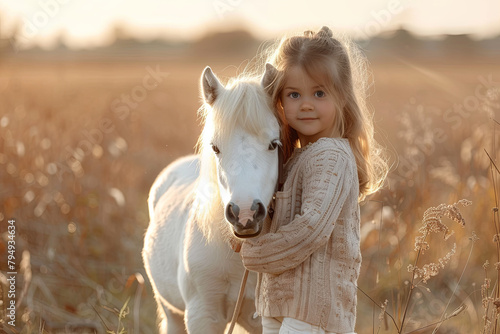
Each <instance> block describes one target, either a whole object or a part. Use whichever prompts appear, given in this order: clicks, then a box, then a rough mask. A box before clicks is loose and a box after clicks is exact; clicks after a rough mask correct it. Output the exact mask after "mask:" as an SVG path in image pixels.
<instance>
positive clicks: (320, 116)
mask: <svg viewBox="0 0 500 334" xmlns="http://www.w3.org/2000/svg"><path fill="white" fill-rule="evenodd" d="M281 105H282V106H283V111H284V114H285V118H286V120H287V122H288V124H289V125H290V126H291V127H292V128H293V129H294V130H295V131H297V134H298V136H299V140H300V146H301V147H304V146H306V145H307V144H309V143H314V142H315V141H317V140H318V139H319V138H321V137H331V136H339V134H338V133H333V131H334V128H335V127H334V125H335V117H336V108H335V101H334V98H333V96H332V95H331V94H328V93H327V91H326V87H325V85H324V84H322V83H319V82H316V81H314V80H313V79H312V78H311V77H310V76H309V75H308V74H307V72H306V71H304V70H303V69H302V68H301V67H300V66H293V67H291V68H290V69H289V70H288V71H287V72H286V78H285V85H284V88H283V90H282V92H281Z"/></svg>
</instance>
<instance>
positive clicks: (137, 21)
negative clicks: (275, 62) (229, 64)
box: [0, 0, 500, 48]
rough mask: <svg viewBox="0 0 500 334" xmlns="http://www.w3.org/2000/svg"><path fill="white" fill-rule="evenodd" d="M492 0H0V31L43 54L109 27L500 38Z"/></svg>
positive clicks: (160, 32)
mask: <svg viewBox="0 0 500 334" xmlns="http://www.w3.org/2000/svg"><path fill="white" fill-rule="evenodd" d="M499 13H500V1H499V0H347V1H346V0H300V1H293V0H288V1H287V0H277V1H272V0H0V31H1V32H2V34H6V32H8V31H10V30H11V29H12V28H13V27H14V24H15V23H16V22H17V24H18V26H19V27H20V37H21V39H20V40H21V42H22V44H23V45H24V46H30V45H33V44H37V45H41V46H44V47H50V46H51V45H53V44H54V41H55V37H56V36H58V35H61V34H63V36H64V38H63V39H64V41H65V43H66V44H67V45H69V46H70V47H75V48H85V47H92V46H99V45H104V44H107V43H110V42H111V41H112V36H113V27H114V26H116V25H117V24H119V25H120V26H123V27H125V29H126V31H127V33H129V34H130V35H131V36H133V37H144V38H154V37H169V38H177V39H189V38H198V37H201V36H202V35H203V34H204V33H205V32H206V31H207V30H229V29H234V27H235V26H240V27H241V26H242V27H245V28H247V29H248V30H250V31H251V32H252V33H253V34H254V35H255V36H256V37H259V38H263V39H268V38H274V37H276V36H279V35H281V34H282V33H284V32H287V31H290V30H292V31H295V30H303V29H305V28H311V29H314V28H318V27H321V26H322V25H328V26H330V27H332V28H333V29H338V30H342V31H345V32H347V33H350V34H352V35H353V36H354V37H361V38H365V37H369V36H372V35H374V34H377V33H379V32H381V31H383V30H388V29H394V28H398V27H401V26H402V27H404V28H407V29H410V30H411V31H413V32H414V33H416V34H418V35H440V34H463V33H469V34H473V35H475V36H477V37H493V36H496V35H498V34H500V14H499Z"/></svg>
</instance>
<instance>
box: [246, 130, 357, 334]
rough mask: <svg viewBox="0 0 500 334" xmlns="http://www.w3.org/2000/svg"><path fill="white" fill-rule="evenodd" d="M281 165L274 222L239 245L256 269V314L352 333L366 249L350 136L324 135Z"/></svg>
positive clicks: (249, 263)
mask: <svg viewBox="0 0 500 334" xmlns="http://www.w3.org/2000/svg"><path fill="white" fill-rule="evenodd" d="M284 170H285V175H286V182H285V184H284V187H283V191H282V192H278V193H276V201H275V208H274V209H275V212H274V216H273V219H272V221H269V220H268V221H267V223H266V225H265V227H264V229H263V231H262V233H261V235H260V236H258V237H256V238H251V239H246V240H245V242H244V243H243V245H242V248H241V256H242V260H243V264H244V265H245V267H246V268H247V269H249V270H252V271H256V272H258V273H259V275H258V282H257V288H256V307H257V312H258V313H259V314H260V315H261V316H266V317H291V318H294V319H298V320H301V321H305V322H307V323H310V324H312V325H316V326H320V327H321V328H323V329H324V330H325V331H327V332H334V333H352V332H354V327H355V323H356V302H357V287H356V284H357V279H358V276H359V270H360V267H361V252H360V242H359V228H360V226H359V225H360V213H359V205H358V195H359V181H358V174H357V167H356V160H355V158H354V155H353V153H352V150H351V147H350V145H349V141H348V140H347V139H341V138H321V139H319V140H318V141H316V142H314V143H312V144H309V145H308V146H306V147H304V148H300V149H296V150H295V152H294V154H293V155H292V157H291V158H290V159H289V161H288V162H287V163H286V165H285V167H284Z"/></svg>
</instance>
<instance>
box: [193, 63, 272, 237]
mask: <svg viewBox="0 0 500 334" xmlns="http://www.w3.org/2000/svg"><path fill="white" fill-rule="evenodd" d="M274 76H275V69H274V68H273V67H272V66H271V65H268V66H266V72H265V73H264V75H263V76H262V77H261V78H237V79H236V80H233V81H231V82H229V83H228V84H227V85H223V84H222V83H221V82H220V81H219V79H218V78H217V77H216V76H215V75H214V73H213V72H212V70H211V69H210V67H207V68H205V70H204V71H203V74H202V77H201V91H202V96H203V100H204V104H203V106H202V107H201V108H200V115H201V117H202V119H203V121H204V128H203V132H202V134H201V136H200V139H199V141H198V151H199V153H200V155H201V167H200V179H199V184H198V196H197V197H198V208H197V210H198V213H197V215H198V221H200V220H201V221H202V224H201V225H202V226H201V227H202V230H203V231H204V233H205V235H206V236H207V237H208V238H210V237H212V236H213V233H214V232H215V231H217V229H214V228H213V224H214V223H217V222H221V221H222V223H223V224H225V225H226V230H227V227H228V226H229V227H230V230H231V232H232V234H233V235H234V236H236V237H238V238H248V237H254V236H256V235H258V234H259V233H260V231H261V229H262V225H263V223H264V221H265V218H266V215H267V206H268V205H269V203H270V201H271V199H272V196H273V193H274V189H275V185H276V182H277V177H278V149H277V148H278V146H280V145H281V142H280V122H279V121H278V118H277V116H276V114H275V112H274V109H273V108H272V106H271V101H270V96H269V94H268V93H267V91H266V88H267V87H269V85H270V84H271V83H272V81H273V79H274ZM259 79H260V80H259ZM222 217H223V218H222ZM200 218H201V219H200Z"/></svg>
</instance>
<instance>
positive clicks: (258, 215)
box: [225, 199, 266, 238]
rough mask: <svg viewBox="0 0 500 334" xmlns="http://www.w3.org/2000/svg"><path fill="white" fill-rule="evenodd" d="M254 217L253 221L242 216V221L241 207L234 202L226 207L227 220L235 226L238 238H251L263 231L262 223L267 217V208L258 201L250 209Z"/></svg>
mask: <svg viewBox="0 0 500 334" xmlns="http://www.w3.org/2000/svg"><path fill="white" fill-rule="evenodd" d="M250 210H251V212H253V215H252V217H251V219H249V218H248V217H245V215H242V217H241V220H240V207H239V206H238V205H236V204H235V203H234V202H229V204H228V205H227V206H226V211H225V215H226V219H227V221H228V222H230V223H231V224H232V225H233V231H234V234H235V235H236V236H237V237H238V238H251V237H255V236H257V235H258V234H259V233H260V231H261V229H262V222H263V220H264V218H265V217H266V207H265V206H264V204H263V203H262V202H261V201H260V200H258V199H256V200H254V201H253V203H252V206H251V208H250Z"/></svg>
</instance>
